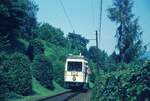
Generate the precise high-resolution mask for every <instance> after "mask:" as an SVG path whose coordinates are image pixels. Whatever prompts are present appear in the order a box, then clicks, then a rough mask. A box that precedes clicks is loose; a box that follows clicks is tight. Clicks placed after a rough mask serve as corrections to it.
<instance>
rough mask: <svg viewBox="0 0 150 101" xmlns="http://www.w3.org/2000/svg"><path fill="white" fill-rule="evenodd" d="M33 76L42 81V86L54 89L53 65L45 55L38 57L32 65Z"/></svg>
mask: <svg viewBox="0 0 150 101" xmlns="http://www.w3.org/2000/svg"><path fill="white" fill-rule="evenodd" d="M32 73H33V76H34V77H35V78H36V79H37V80H38V81H40V83H41V85H43V86H44V87H46V88H49V89H53V88H54V86H53V82H52V80H53V65H52V63H51V61H50V59H49V58H47V57H46V56H45V55H36V56H35V58H34V60H33V64H32Z"/></svg>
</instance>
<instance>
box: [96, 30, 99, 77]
mask: <svg viewBox="0 0 150 101" xmlns="http://www.w3.org/2000/svg"><path fill="white" fill-rule="evenodd" d="M96 50H97V52H96V56H97V57H96V58H97V59H96V67H97V74H99V67H98V31H97V30H96Z"/></svg>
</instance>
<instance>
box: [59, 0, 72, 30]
mask: <svg viewBox="0 0 150 101" xmlns="http://www.w3.org/2000/svg"><path fill="white" fill-rule="evenodd" d="M59 2H60V4H61V6H62V8H63V11H64V14H65V16H66V18H67V21H68V23H69V25H70V27H71V29H72V30H73V32H74V33H75V29H74V27H73V24H72V22H71V20H70V17H69V15H68V13H67V11H66V9H65V6H64V4H63V2H62V0H59Z"/></svg>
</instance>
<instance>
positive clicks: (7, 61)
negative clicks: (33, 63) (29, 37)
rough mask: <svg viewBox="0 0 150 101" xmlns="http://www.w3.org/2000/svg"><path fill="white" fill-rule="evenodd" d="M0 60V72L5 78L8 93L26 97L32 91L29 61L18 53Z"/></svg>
mask: <svg viewBox="0 0 150 101" xmlns="http://www.w3.org/2000/svg"><path fill="white" fill-rule="evenodd" d="M2 57H3V58H0V61H1V67H0V69H1V70H0V71H1V73H2V75H4V76H3V77H4V78H5V86H7V88H8V89H9V91H10V92H15V93H16V94H21V95H27V94H29V93H30V92H31V89H32V86H31V84H32V75H31V70H30V61H29V59H28V58H27V57H26V56H25V55H23V54H20V53H14V54H12V55H6V56H5V57H4V56H2ZM2 59H3V60H2Z"/></svg>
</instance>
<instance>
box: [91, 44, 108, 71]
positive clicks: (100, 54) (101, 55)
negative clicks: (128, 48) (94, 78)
mask: <svg viewBox="0 0 150 101" xmlns="http://www.w3.org/2000/svg"><path fill="white" fill-rule="evenodd" d="M88 58H89V59H91V60H92V61H93V62H94V63H97V62H98V67H99V69H106V66H105V65H106V62H107V59H108V55H107V53H106V52H105V51H101V50H100V49H97V48H96V47H95V46H92V47H90V48H89V52H88Z"/></svg>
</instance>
